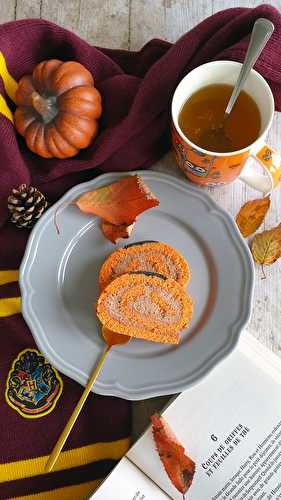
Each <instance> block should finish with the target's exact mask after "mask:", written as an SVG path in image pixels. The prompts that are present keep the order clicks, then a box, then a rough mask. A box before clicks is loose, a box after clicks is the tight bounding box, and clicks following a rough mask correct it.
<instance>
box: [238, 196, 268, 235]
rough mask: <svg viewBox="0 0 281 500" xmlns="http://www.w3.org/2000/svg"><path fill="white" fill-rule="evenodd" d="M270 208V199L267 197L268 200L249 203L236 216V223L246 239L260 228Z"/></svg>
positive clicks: (262, 199) (263, 199)
mask: <svg viewBox="0 0 281 500" xmlns="http://www.w3.org/2000/svg"><path fill="white" fill-rule="evenodd" d="M269 207H270V197H269V196H267V197H266V198H258V199H257V200H252V201H248V202H247V203H245V205H243V207H242V208H240V210H239V212H238V214H237V216H236V222H237V225H238V227H239V229H240V231H241V234H242V236H244V238H247V236H249V235H250V234H252V233H254V232H255V231H256V230H257V229H258V228H259V227H260V225H261V223H262V221H263V220H264V218H265V216H266V213H267V211H268V209H269Z"/></svg>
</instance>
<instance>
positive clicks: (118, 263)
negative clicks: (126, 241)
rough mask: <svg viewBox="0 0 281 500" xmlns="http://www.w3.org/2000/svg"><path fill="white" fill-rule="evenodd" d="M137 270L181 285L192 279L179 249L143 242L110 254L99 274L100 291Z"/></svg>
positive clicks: (163, 244) (162, 244)
mask: <svg viewBox="0 0 281 500" xmlns="http://www.w3.org/2000/svg"><path fill="white" fill-rule="evenodd" d="M136 271H144V272H152V273H159V274H161V275H163V276H165V277H166V278H172V279H173V280H175V281H177V282H178V283H179V284H180V285H181V286H185V285H187V283H188V282H189V279H190V270H189V267H188V264H187V262H186V261H185V259H184V258H183V256H182V255H181V254H180V253H179V252H178V251H177V250H175V249H174V248H173V247H171V246H170V245H167V243H162V242H159V241H140V242H138V243H133V244H132V245H127V246H126V247H124V248H118V249H117V250H115V251H114V252H113V253H112V254H111V255H109V257H108V258H107V259H106V260H105V262H104V263H103V265H102V267H101V270H100V273H99V285H100V290H101V291H102V290H103V289H104V288H105V287H106V286H107V285H108V284H109V283H111V281H112V280H114V279H115V278H117V277H118V276H120V275H122V274H125V273H130V272H136Z"/></svg>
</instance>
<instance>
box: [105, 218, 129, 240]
mask: <svg viewBox="0 0 281 500" xmlns="http://www.w3.org/2000/svg"><path fill="white" fill-rule="evenodd" d="M133 227H134V223H133V224H130V225H129V226H126V225H125V224H122V225H120V226H115V225H114V224H111V223H110V222H107V221H106V220H102V221H101V230H102V233H103V235H104V237H105V238H106V239H107V240H109V241H111V242H112V243H116V242H117V241H118V240H119V239H120V238H129V236H130V235H131V232H132V230H133Z"/></svg>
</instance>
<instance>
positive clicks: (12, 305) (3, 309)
mask: <svg viewBox="0 0 281 500" xmlns="http://www.w3.org/2000/svg"><path fill="white" fill-rule="evenodd" d="M20 312H21V298H20V297H9V298H8V299H0V318H4V317H5V316H12V315H13V314H18V313H20Z"/></svg>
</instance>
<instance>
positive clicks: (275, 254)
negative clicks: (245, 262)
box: [251, 224, 281, 266]
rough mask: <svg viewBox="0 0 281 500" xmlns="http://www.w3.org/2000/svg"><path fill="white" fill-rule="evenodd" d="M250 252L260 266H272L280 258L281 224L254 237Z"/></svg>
mask: <svg viewBox="0 0 281 500" xmlns="http://www.w3.org/2000/svg"><path fill="white" fill-rule="evenodd" d="M251 251H252V254H253V257H254V260H255V261H256V262H257V263H258V264H260V265H261V266H264V265H267V266H269V265H270V264H273V262H275V261H276V260H277V259H279V257H281V224H279V226H276V227H274V228H273V229H270V230H269V231H263V232H262V233H258V234H256V235H255V236H254V238H253V241H252V245H251Z"/></svg>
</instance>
